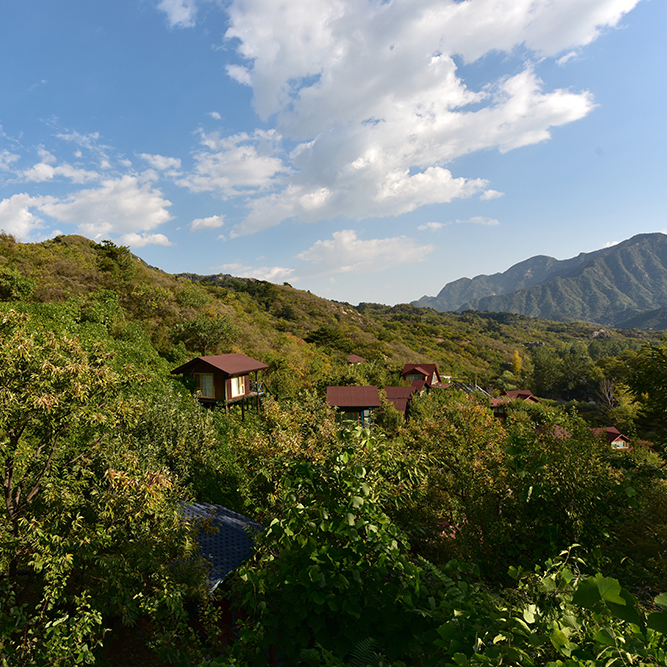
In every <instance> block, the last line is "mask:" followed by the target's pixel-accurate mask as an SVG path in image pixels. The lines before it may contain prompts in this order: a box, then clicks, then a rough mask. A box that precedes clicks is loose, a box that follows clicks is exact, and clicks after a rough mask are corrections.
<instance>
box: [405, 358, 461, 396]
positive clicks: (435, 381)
mask: <svg viewBox="0 0 667 667" xmlns="http://www.w3.org/2000/svg"><path fill="white" fill-rule="evenodd" d="M401 377H402V378H403V379H404V380H406V381H407V382H412V383H421V384H420V386H419V389H422V388H423V387H426V389H427V390H428V389H431V388H433V387H447V386H448V383H444V382H443V381H442V379H441V378H440V373H439V372H438V367H437V366H436V365H435V364H405V366H403V372H402V373H401ZM447 380H448V381H449V380H451V378H447ZM415 386H417V385H415Z"/></svg>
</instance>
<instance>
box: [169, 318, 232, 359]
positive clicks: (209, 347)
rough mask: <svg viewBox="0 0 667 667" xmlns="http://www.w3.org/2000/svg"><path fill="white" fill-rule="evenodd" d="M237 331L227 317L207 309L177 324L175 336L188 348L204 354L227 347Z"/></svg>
mask: <svg viewBox="0 0 667 667" xmlns="http://www.w3.org/2000/svg"><path fill="white" fill-rule="evenodd" d="M237 333H238V331H237V328H236V326H235V325H234V323H233V322H232V321H231V320H230V319H229V318H228V317H226V316H225V315H220V314H219V313H215V312H210V311H209V312H204V313H199V314H198V315H197V316H196V317H195V318H194V319H191V320H186V321H185V322H183V323H181V324H179V325H177V327H176V330H175V337H176V339H177V340H180V341H183V342H184V343H185V344H186V345H187V346H188V348H189V349H191V350H197V351H198V352H200V354H201V355H202V356H205V355H206V354H207V353H210V352H213V351H216V352H217V351H220V350H226V349H229V348H230V347H231V344H232V342H233V340H234V339H235V338H236V336H237Z"/></svg>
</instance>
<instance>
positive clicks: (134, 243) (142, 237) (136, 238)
mask: <svg viewBox="0 0 667 667" xmlns="http://www.w3.org/2000/svg"><path fill="white" fill-rule="evenodd" d="M118 242H119V243H120V244H122V245H126V246H129V247H130V248H143V247H144V246H147V245H164V246H170V245H173V243H171V241H170V240H169V239H168V238H167V237H166V236H165V235H164V234H136V233H134V232H132V233H130V234H123V235H122V236H121V237H120V238H119V239H118Z"/></svg>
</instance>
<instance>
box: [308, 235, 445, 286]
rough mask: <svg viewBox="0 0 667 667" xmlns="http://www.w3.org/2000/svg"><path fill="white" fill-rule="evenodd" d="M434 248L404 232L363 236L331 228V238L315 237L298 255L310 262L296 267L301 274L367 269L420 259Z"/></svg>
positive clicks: (368, 271) (390, 266)
mask: <svg viewBox="0 0 667 667" xmlns="http://www.w3.org/2000/svg"><path fill="white" fill-rule="evenodd" d="M434 249H435V248H434V246H432V245H418V244H417V243H416V241H415V240H414V239H411V238H408V237H406V236H397V237H393V238H386V239H368V240H364V239H360V238H358V236H357V233H356V232H355V231H354V230H352V229H345V230H342V231H340V232H334V233H333V235H332V238H331V239H327V240H320V241H316V242H315V243H314V244H313V245H312V246H311V247H310V248H309V249H308V250H304V251H303V252H301V253H299V254H298V255H297V259H300V260H302V261H303V262H305V263H307V264H308V265H309V266H307V267H302V268H301V269H300V270H299V274H300V275H305V274H307V275H309V276H311V277H312V276H326V275H331V274H336V273H370V272H376V271H383V270H385V269H390V268H392V267H394V266H396V265H397V264H412V263H415V262H423V261H424V260H425V259H426V255H428V254H429V253H431V252H433V250H434Z"/></svg>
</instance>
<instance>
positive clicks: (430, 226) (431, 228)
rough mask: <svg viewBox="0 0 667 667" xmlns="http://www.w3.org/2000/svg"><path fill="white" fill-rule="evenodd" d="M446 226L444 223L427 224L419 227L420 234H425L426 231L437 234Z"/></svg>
mask: <svg viewBox="0 0 667 667" xmlns="http://www.w3.org/2000/svg"><path fill="white" fill-rule="evenodd" d="M444 226H445V223H444V222H426V223H424V224H423V225H419V227H417V229H418V230H419V231H420V232H425V231H427V230H428V231H430V232H435V231H437V230H438V229H442V228H443V227H444Z"/></svg>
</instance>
